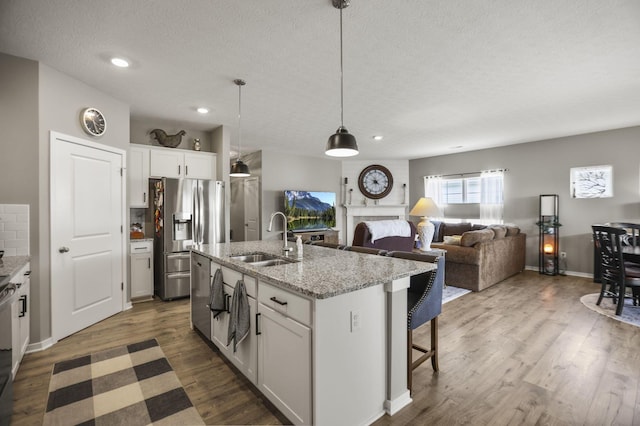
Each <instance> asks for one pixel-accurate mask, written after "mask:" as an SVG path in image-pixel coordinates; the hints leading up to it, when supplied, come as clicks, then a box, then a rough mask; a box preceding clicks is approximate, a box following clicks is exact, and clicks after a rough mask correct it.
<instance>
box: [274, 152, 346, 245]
mask: <svg viewBox="0 0 640 426" xmlns="http://www.w3.org/2000/svg"><path fill="white" fill-rule="evenodd" d="M341 173H342V164H341V162H340V161H339V160H332V159H328V158H327V159H324V158H320V159H319V158H310V157H302V156H295V155H287V154H283V153H281V152H273V151H262V208H261V214H262V239H263V240H273V239H279V238H280V235H281V233H277V232H275V231H280V232H281V231H282V221H281V220H278V221H277V223H274V226H273V230H274V232H267V228H268V227H269V218H270V217H271V213H273V212H275V211H282V210H283V209H284V192H283V191H284V190H285V189H293V190H308V191H332V192H335V193H336V196H337V197H339V194H340V184H341V182H340V181H341ZM338 200H339V199H337V201H338ZM336 207H337V208H336V218H337V223H336V229H342V222H341V220H342V219H341V218H342V216H343V213H342V208H341V207H339V206H336Z"/></svg>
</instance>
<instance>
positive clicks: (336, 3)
mask: <svg viewBox="0 0 640 426" xmlns="http://www.w3.org/2000/svg"><path fill="white" fill-rule="evenodd" d="M348 6H349V0H333V7H335V8H336V9H340V127H338V130H336V132H335V133H334V134H333V135H331V136H329V140H328V141H327V149H326V150H325V154H327V155H330V156H331V157H351V156H353V155H358V144H357V143H356V138H355V137H354V136H353V135H352V134H351V133H349V131H348V130H347V129H346V128H345V127H344V81H343V80H344V78H343V70H342V56H343V55H342V9H344V8H346V7H348Z"/></svg>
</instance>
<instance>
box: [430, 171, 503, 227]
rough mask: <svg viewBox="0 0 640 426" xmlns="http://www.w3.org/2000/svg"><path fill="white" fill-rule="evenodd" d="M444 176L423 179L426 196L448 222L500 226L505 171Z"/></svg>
mask: <svg viewBox="0 0 640 426" xmlns="http://www.w3.org/2000/svg"><path fill="white" fill-rule="evenodd" d="M463 176H465V175H464V174H457V175H451V178H448V177H444V176H426V177H425V182H424V188H425V196H426V197H431V198H433V200H434V201H435V202H436V204H438V206H439V207H440V208H441V210H443V211H444V219H445V220H446V221H448V222H451V221H460V222H475V223H485V224H492V223H502V222H503V217H502V216H503V210H504V194H503V192H504V170H490V171H483V172H479V173H467V174H466V176H468V177H463Z"/></svg>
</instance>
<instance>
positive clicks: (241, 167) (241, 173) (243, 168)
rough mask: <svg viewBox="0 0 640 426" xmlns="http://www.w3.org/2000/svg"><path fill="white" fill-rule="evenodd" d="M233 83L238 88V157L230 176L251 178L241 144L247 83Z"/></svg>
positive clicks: (238, 81)
mask: <svg viewBox="0 0 640 426" xmlns="http://www.w3.org/2000/svg"><path fill="white" fill-rule="evenodd" d="M233 82H234V83H235V84H236V86H238V157H237V159H236V161H235V162H234V163H233V164H232V165H231V173H229V176H231V177H249V176H251V173H249V166H247V165H246V164H244V163H243V162H242V160H241V159H240V143H241V141H242V135H241V128H240V124H241V123H240V118H241V116H242V115H241V113H242V86H244V85H245V84H246V83H245V81H244V80H240V79H236V80H233Z"/></svg>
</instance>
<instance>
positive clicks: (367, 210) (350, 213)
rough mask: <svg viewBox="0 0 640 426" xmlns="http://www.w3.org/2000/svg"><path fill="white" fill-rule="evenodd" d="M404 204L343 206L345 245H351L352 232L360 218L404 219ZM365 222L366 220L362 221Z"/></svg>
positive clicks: (406, 206) (405, 214)
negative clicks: (345, 218) (344, 211)
mask: <svg viewBox="0 0 640 426" xmlns="http://www.w3.org/2000/svg"><path fill="white" fill-rule="evenodd" d="M408 207H409V206H408V205H406V204H374V205H367V206H365V205H346V206H344V208H345V210H346V212H347V223H346V231H347V232H346V240H345V241H346V244H351V242H352V241H353V232H354V230H355V226H356V225H357V224H358V222H361V221H362V220H363V219H361V218H375V219H377V220H381V219H405V218H406V216H407V208H408ZM364 220H367V219H364Z"/></svg>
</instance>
